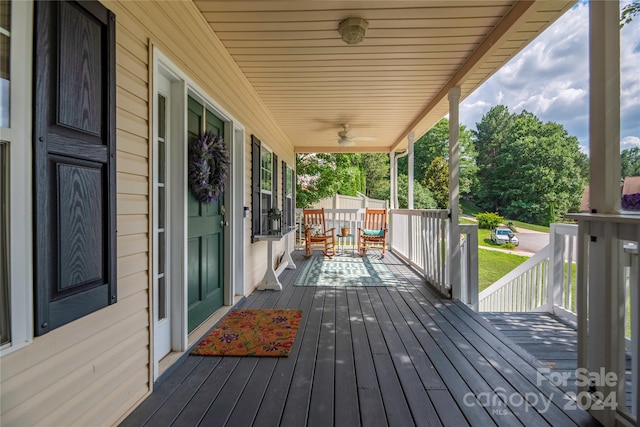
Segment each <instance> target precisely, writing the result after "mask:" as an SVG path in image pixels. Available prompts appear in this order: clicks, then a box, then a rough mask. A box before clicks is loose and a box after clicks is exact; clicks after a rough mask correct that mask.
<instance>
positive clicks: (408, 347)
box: [122, 253, 598, 427]
mask: <svg viewBox="0 0 640 427" xmlns="http://www.w3.org/2000/svg"><path fill="white" fill-rule="evenodd" d="M294 260H295V262H296V264H297V265H298V269H297V270H286V271H285V272H284V273H283V274H282V275H281V276H280V279H281V281H282V282H283V285H284V289H283V290H282V291H280V292H274V291H256V292H254V293H252V294H251V295H250V296H248V297H247V298H246V299H245V300H244V301H243V303H242V304H241V306H242V307H244V308H297V309H302V310H303V311H304V317H303V319H302V323H301V325H300V329H299V330H298V334H297V337H296V340H295V344H294V347H293V349H292V352H291V354H290V356H289V357H284V358H250V357H246V358H238V357H224V358H221V357H196V356H189V357H188V358H187V359H186V361H185V362H184V363H182V364H181V365H180V366H178V367H177V369H175V370H174V371H173V372H172V373H171V374H170V375H169V376H168V378H166V379H164V380H163V381H162V382H161V383H160V384H159V385H158V386H157V387H156V388H155V391H154V392H153V394H152V395H151V396H149V397H148V398H147V399H146V400H145V401H144V402H143V403H142V404H141V405H140V406H139V407H138V408H137V409H136V410H135V411H134V412H133V413H132V414H131V415H130V416H129V417H128V418H127V419H126V420H125V421H124V422H123V423H122V425H123V426H142V425H148V426H164V425H175V426H195V425H203V426H217V425H221V426H222V425H228V426H234V427H235V426H251V425H255V426H277V425H282V426H305V425H306V426H315V425H326V426H332V425H335V426H359V425H363V426H387V425H391V426H412V425H418V426H423V425H425V426H426V425H453V426H462V425H477V426H488V425H505V426H512V425H514V426H515V425H526V426H546V425H552V426H570V425H580V426H587V425H598V423H597V421H595V420H594V419H593V418H592V417H591V416H590V415H589V414H587V413H586V412H584V411H581V410H569V411H565V410H564V409H563V408H564V407H565V405H566V403H567V401H566V399H565V396H564V394H563V392H562V391H561V390H559V389H558V388H556V387H555V386H554V385H553V384H551V383H549V382H548V381H542V382H541V383H540V384H538V382H539V381H538V380H537V369H538V368H542V367H544V365H542V364H541V363H540V362H539V361H538V360H536V359H535V358H534V357H533V356H531V355H530V354H529V353H527V352H526V351H524V350H523V349H522V348H520V347H518V346H517V345H515V344H514V343H513V342H512V341H511V340H510V339H509V338H508V337H507V336H505V335H504V334H503V333H501V332H500V331H498V330H497V329H496V328H495V327H493V326H492V325H491V324H490V323H489V322H488V321H487V320H485V319H484V318H483V317H481V316H480V315H479V314H477V313H475V312H473V311H472V310H470V309H469V308H467V307H466V306H465V305H464V304H461V303H458V302H452V301H449V300H444V299H440V298H439V297H438V295H437V294H436V293H435V292H434V291H432V290H431V289H430V288H429V287H428V286H426V285H425V284H424V283H423V282H422V281H421V280H420V278H419V277H418V276H417V275H416V274H415V273H414V272H413V271H412V270H411V269H409V268H408V267H406V266H405V265H404V264H403V263H402V262H400V261H399V260H398V259H397V258H395V257H394V256H393V255H392V254H389V255H387V257H385V262H386V263H387V265H388V266H389V268H390V269H391V270H392V271H393V273H394V274H395V275H396V277H397V278H398V279H399V281H400V282H401V286H397V287H368V288H342V289H335V288H322V287H298V286H292V284H293V282H294V281H295V277H296V274H298V272H299V271H300V266H301V264H302V262H303V258H302V253H295V256H294ZM527 400H528V401H529V403H526V401H527ZM532 405H533V406H532Z"/></svg>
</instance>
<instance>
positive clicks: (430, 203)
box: [387, 175, 437, 209]
mask: <svg viewBox="0 0 640 427" xmlns="http://www.w3.org/2000/svg"><path fill="white" fill-rule="evenodd" d="M388 188H389V184H388V183H387V194H389V192H388ZM408 193H409V178H408V177H407V175H398V205H399V208H400V209H407V207H408V206H409V204H408V201H407V195H408ZM413 207H414V209H436V208H437V203H436V201H435V200H434V198H433V195H432V194H431V192H430V191H429V190H428V189H427V188H425V187H424V186H422V185H421V184H420V183H419V182H414V183H413Z"/></svg>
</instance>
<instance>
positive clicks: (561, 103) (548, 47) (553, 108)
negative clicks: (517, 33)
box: [460, 1, 640, 147]
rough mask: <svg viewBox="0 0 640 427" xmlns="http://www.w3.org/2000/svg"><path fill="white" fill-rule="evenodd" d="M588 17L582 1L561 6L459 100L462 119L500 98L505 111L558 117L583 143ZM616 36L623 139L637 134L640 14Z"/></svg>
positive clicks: (468, 121) (469, 121)
mask: <svg viewBox="0 0 640 427" xmlns="http://www.w3.org/2000/svg"><path fill="white" fill-rule="evenodd" d="M622 3H623V4H626V3H628V1H624V2H622ZM588 22H589V7H588V4H586V3H584V2H581V3H578V4H576V5H575V6H574V7H573V8H571V9H570V10H569V11H567V13H565V14H564V15H563V16H562V17H561V18H560V19H558V21H556V22H555V23H554V24H553V25H552V26H550V27H549V28H548V29H547V30H546V31H545V32H543V33H542V34H541V35H540V36H539V37H538V38H537V39H536V40H534V41H533V42H532V43H531V44H530V45H529V46H527V47H526V48H525V49H524V50H523V51H522V52H520V53H519V54H518V55H516V56H515V57H514V58H513V59H512V60H511V61H510V62H509V63H507V64H506V65H505V66H504V67H503V68H502V69H501V70H499V71H498V72H497V73H496V74H495V75H494V76H492V77H491V78H490V79H489V80H487V81H486V82H485V84H483V85H482V86H481V87H480V88H479V89H478V90H476V92H474V93H473V94H471V96H469V97H468V98H467V99H466V100H465V101H464V102H463V103H462V104H461V106H460V113H461V114H460V117H461V121H462V123H464V124H465V125H467V126H468V127H471V128H475V124H476V123H477V122H479V121H480V119H481V118H482V115H483V114H485V113H486V112H487V111H489V109H490V108H491V107H493V106H494V105H498V104H501V103H502V104H504V105H506V106H507V107H509V110H510V111H511V112H516V113H519V112H520V111H522V110H523V109H525V110H527V111H529V112H531V113H533V114H535V115H536V116H538V117H539V118H540V120H543V121H554V122H557V123H560V124H562V125H563V126H564V127H565V128H566V129H567V131H568V132H569V134H570V135H574V136H576V137H577V138H578V140H579V141H580V143H581V145H582V146H583V147H586V146H588V139H589V48H588V44H589V35H588V29H589V25H588ZM620 38H621V40H620V68H621V79H620V81H621V83H620V108H621V129H620V131H621V136H622V137H623V138H625V139H624V140H625V141H626V140H632V141H635V140H637V139H639V137H640V72H639V70H640V17H638V18H636V19H635V20H634V21H633V22H632V23H631V24H627V25H625V27H624V28H623V29H622V30H621V31H620ZM628 138H631V139H628ZM633 138H635V139H633Z"/></svg>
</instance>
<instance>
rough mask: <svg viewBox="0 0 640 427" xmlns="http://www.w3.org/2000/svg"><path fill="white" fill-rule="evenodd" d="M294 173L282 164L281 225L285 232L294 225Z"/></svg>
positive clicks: (286, 165)
mask: <svg viewBox="0 0 640 427" xmlns="http://www.w3.org/2000/svg"><path fill="white" fill-rule="evenodd" d="M295 191H296V187H295V172H294V171H293V169H292V168H291V167H289V165H288V164H286V163H285V162H282V225H283V227H284V229H285V230H288V228H289V227H293V226H294V225H295V218H296V196H295Z"/></svg>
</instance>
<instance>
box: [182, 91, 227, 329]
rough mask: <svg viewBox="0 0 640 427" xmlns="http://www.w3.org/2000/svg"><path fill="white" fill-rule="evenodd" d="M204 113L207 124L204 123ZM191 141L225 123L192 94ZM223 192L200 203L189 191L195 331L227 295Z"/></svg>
mask: <svg viewBox="0 0 640 427" xmlns="http://www.w3.org/2000/svg"><path fill="white" fill-rule="evenodd" d="M203 116H204V117H205V123H204V126H203ZM187 130H188V137H189V141H190V142H191V141H193V140H194V139H197V138H199V137H200V134H201V133H203V132H204V131H205V130H210V131H212V132H213V133H215V134H217V135H220V136H224V122H223V121H222V120H220V119H219V118H217V117H216V116H215V115H214V114H213V113H212V112H210V111H207V110H205V108H204V107H203V105H202V104H200V103H199V102H198V101H196V100H195V99H193V98H191V97H189V102H188V113H187ZM223 201H224V195H221V196H220V197H219V198H218V200H217V201H216V202H215V203H213V204H204V203H200V202H199V201H198V200H196V198H195V197H194V196H193V195H192V194H191V192H189V195H188V197H187V212H188V238H187V257H188V260H187V283H188V285H187V287H188V296H187V305H188V329H189V332H191V331H192V330H193V329H195V328H196V327H197V326H198V325H199V324H201V323H202V322H203V321H204V320H205V319H206V318H207V317H209V316H210V315H211V314H212V313H213V312H214V311H216V310H217V309H218V308H219V307H220V306H222V303H223V297H224V229H223V227H222V225H221V223H222V222H223V221H224V216H223V215H221V213H222V211H223V206H222V203H223Z"/></svg>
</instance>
